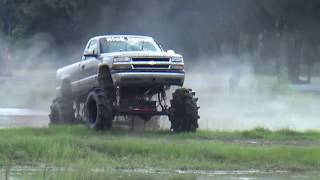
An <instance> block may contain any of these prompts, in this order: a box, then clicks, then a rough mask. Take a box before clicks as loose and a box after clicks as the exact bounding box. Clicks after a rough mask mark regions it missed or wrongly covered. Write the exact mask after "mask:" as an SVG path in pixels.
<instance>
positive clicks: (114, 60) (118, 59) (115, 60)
mask: <svg viewBox="0 0 320 180" xmlns="http://www.w3.org/2000/svg"><path fill="white" fill-rule="evenodd" d="M130 61H131V59H130V58H129V57H116V58H113V63H119V62H130Z"/></svg>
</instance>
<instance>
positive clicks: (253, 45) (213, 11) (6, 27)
mask: <svg viewBox="0 0 320 180" xmlns="http://www.w3.org/2000/svg"><path fill="white" fill-rule="evenodd" d="M319 32H320V2H319V1H317V0H308V1H301V0H260V1H256V0H242V1H241V2H240V1H236V0H199V1H197V2H195V1H193V0H175V1H170V0H136V1H130V0H120V1H117V0H91V1H89V0H36V1H31V0H0V34H1V35H2V37H3V38H4V39H6V41H8V42H10V44H13V45H14V44H19V43H21V42H23V41H24V40H25V39H28V38H29V37H32V36H33V35H35V34H38V33H45V34H48V35H50V36H51V37H52V39H53V45H54V46H56V47H63V46H67V45H70V44H73V45H76V46H77V45H78V46H83V43H84V42H85V41H86V40H87V39H88V38H89V37H90V36H93V35H99V34H116V33H120V34H122V33H126V34H146V35H151V36H154V37H156V38H157V39H159V41H160V42H165V43H164V44H167V45H168V48H170V49H171V48H172V49H177V50H178V51H179V52H181V53H183V54H184V55H185V56H186V57H188V58H189V59H193V58H196V57H199V56H212V55H217V56H218V55H223V54H225V53H228V54H232V55H234V56H239V55H241V54H243V53H249V54H255V56H254V58H253V61H254V62H253V63H254V64H255V67H256V69H257V71H259V69H260V68H261V67H263V64H265V63H274V64H275V68H276V69H277V70H278V71H280V70H281V68H282V67H286V68H287V69H288V74H289V78H290V80H291V81H293V82H297V83H299V82H300V79H299V75H300V65H302V64H304V65H307V66H308V67H312V65H313V64H314V63H315V62H317V61H318V59H319V58H318V57H319V52H320V51H319V50H320V49H319V47H320V46H319V45H320V39H319V37H320V36H319V34H318V33H319Z"/></svg>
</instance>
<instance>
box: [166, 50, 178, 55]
mask: <svg viewBox="0 0 320 180" xmlns="http://www.w3.org/2000/svg"><path fill="white" fill-rule="evenodd" d="M167 53H169V54H175V53H176V52H174V50H168V51H167Z"/></svg>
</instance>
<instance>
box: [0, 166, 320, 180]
mask: <svg viewBox="0 0 320 180" xmlns="http://www.w3.org/2000/svg"><path fill="white" fill-rule="evenodd" d="M0 172H1V176H2V177H7V178H9V179H17V180H20V179H46V178H67V177H70V176H71V177H77V175H72V174H77V171H75V170H71V169H69V170H68V171H66V170H65V169H63V168H53V167H46V168H31V167H14V168H11V169H1V171H0ZM57 174H58V176H56V175H57ZM84 176H85V177H88V178H89V177H92V178H98V177H105V178H106V179H119V180H120V179H126V180H127V179H128V180H138V179H139V180H140V179H149V180H176V179H181V180H182V179H183V180H184V179H186V180H211V179H219V180H294V179H297V180H316V179H319V178H320V173H319V172H305V173H290V172H286V171H274V172H267V171H265V172H261V171H255V170H249V171H180V170H178V171H176V172H164V171H162V172H161V171H157V172H156V171H152V170H143V169H138V170H119V171H118V172H105V171H104V170H101V169H94V170H91V171H89V172H86V173H85V175H84Z"/></svg>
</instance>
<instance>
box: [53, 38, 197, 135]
mask: <svg viewBox="0 0 320 180" xmlns="http://www.w3.org/2000/svg"><path fill="white" fill-rule="evenodd" d="M184 78H185V71H184V61H183V57H182V56H181V55H180V54H176V53H175V52H174V51H172V50H169V51H164V50H163V49H162V47H161V46H160V45H159V44H158V43H157V42H156V41H155V40H154V39H153V38H151V37H147V36H132V35H111V36H110V35H108V36H97V37H94V38H92V39H90V40H89V42H88V43H87V45H86V47H85V50H84V53H83V56H82V60H81V61H79V62H76V63H74V64H71V65H69V66H66V67H63V68H61V69H59V70H58V71H57V82H58V84H57V90H58V97H57V98H56V99H55V100H54V101H53V104H52V105H51V113H50V115H49V116H50V120H51V123H52V124H55V123H67V122H69V123H72V122H75V121H77V119H83V120H85V121H86V122H87V123H88V125H89V126H90V127H91V128H94V129H97V130H98V129H106V128H111V126H112V120H113V119H114V116H129V115H132V116H139V117H141V118H142V119H144V120H149V119H150V118H151V117H152V116H156V115H168V116H169V119H170V121H171V124H172V126H171V129H172V130H173V131H175V132H180V131H195V130H196V129H197V128H198V123H197V121H198V119H199V116H198V107H197V98H195V97H194V96H195V93H194V92H192V91H191V90H190V89H185V88H178V89H177V90H176V91H175V93H173V99H172V100H171V101H170V102H171V107H170V108H169V107H168V106H167V104H166V103H167V101H166V92H167V91H168V90H169V89H170V87H172V86H177V87H182V86H183V83H184ZM74 107H75V109H74ZM190 109H191V110H190Z"/></svg>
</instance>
